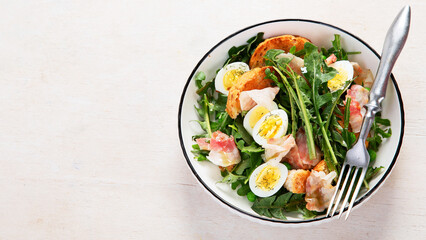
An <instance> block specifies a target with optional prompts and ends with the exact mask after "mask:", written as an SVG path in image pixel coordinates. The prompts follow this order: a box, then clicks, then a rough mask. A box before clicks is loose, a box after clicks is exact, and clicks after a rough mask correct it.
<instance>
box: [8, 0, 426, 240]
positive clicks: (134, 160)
mask: <svg viewBox="0 0 426 240" xmlns="http://www.w3.org/2000/svg"><path fill="white" fill-rule="evenodd" d="M405 4H410V5H411V6H412V25H411V31H410V35H409V38H408V41H407V43H406V46H405V48H404V50H403V52H402V53H401V55H400V57H399V59H398V61H397V63H396V66H395V68H394V71H393V73H394V75H395V77H396V79H397V80H398V85H399V87H400V90H401V93H402V96H403V100H404V107H405V113H406V115H405V116H406V127H405V137H404V142H403V147H402V149H401V153H400V157H399V159H398V161H397V164H396V167H395V169H394V171H393V172H392V174H391V176H390V177H389V179H388V180H387V181H386V183H385V184H384V186H383V187H382V188H381V189H380V190H379V191H378V192H377V194H375V195H374V196H373V197H372V198H371V199H370V200H369V201H368V202H367V203H365V204H364V205H363V206H362V207H361V208H359V209H357V210H356V211H354V212H353V213H352V215H351V217H350V218H349V220H348V221H346V222H344V221H334V222H332V223H329V224H322V225H319V226H313V227H308V228H306V227H305V228H299V229H288V228H279V227H269V226H264V225H260V224H256V223H253V222H251V221H248V220H246V219H243V218H241V217H239V216H236V215H234V214H232V213H231V212H230V211H229V210H227V209H226V208H224V207H222V206H220V205H219V204H218V202H217V201H215V200H213V199H212V198H211V197H210V196H209V195H208V194H207V193H206V192H205V191H204V190H203V188H202V187H201V186H200V185H199V184H198V183H197V181H196V179H195V177H194V176H193V175H192V173H191V172H190V170H189V168H188V167H187V165H186V161H185V159H184V157H183V154H182V152H181V148H180V145H179V141H178V133H177V111H178V103H179V99H180V94H181V91H182V89H183V86H184V84H185V82H186V80H187V78H188V76H189V74H190V73H191V71H192V69H193V67H194V66H195V65H196V63H197V62H198V61H199V60H200V59H201V57H202V56H203V55H204V54H205V52H207V51H208V50H209V49H210V48H211V47H212V46H213V45H215V44H216V43H218V42H219V41H220V40H222V39H223V38H224V37H226V36H228V35H229V34H231V33H233V32H235V31H237V30H239V29H241V28H244V27H246V26H249V25H252V24H255V23H259V22H263V21H268V20H274V19H283V18H305V19H313V20H318V21H323V22H326V23H330V24H332V25H336V26H338V27H341V28H343V29H346V30H348V31H350V32H351V33H353V34H355V35H357V36H358V37H360V38H362V39H364V40H365V41H366V42H368V43H369V44H370V45H371V46H372V47H373V48H375V49H376V50H377V51H378V52H381V48H382V44H383V41H384V37H385V35H386V31H387V29H388V27H389V26H390V24H391V22H392V21H393V18H394V17H395V16H396V14H397V13H398V12H399V10H400V9H401V8H402V7H403V6H404V5H405ZM0 6H1V8H0V111H1V114H0V239H1V240H3V239H13V240H17V239H247V240H248V239H322V238H325V237H327V238H328V239H419V238H421V237H422V236H424V232H425V231H426V224H425V222H426V207H425V205H424V199H425V198H426V191H425V190H426V188H425V183H426V175H425V174H424V169H425V168H426V161H425V157H424V156H425V154H424V152H425V148H426V126H425V125H426V124H425V120H426V113H425V102H426V101H425V97H424V92H425V90H426V81H425V79H424V75H423V74H422V73H423V71H424V67H423V65H424V61H423V59H424V56H425V55H426V51H425V49H426V48H425V46H424V42H425V40H424V39H426V35H425V27H426V16H425V12H426V6H425V2H424V1H421V0H416V1H386V0H380V1H371V0H369V1H337V0H334V1H333V0H329V1H318V0H315V1H311V0H310V1H222V0H221V1H195V0H194V1H161V0H158V1H107V0H102V1H99V0H96V1H95V0H92V1H90V0H89V1H86V0H85V1H79V0H75V1H64V0H60V1H53V0H52V1H20V0H16V1H0Z"/></svg>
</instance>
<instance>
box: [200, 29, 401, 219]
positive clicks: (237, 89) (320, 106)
mask: <svg viewBox="0 0 426 240" xmlns="http://www.w3.org/2000/svg"><path fill="white" fill-rule="evenodd" d="M288 39H292V41H288ZM293 39H295V40H293ZM300 39H304V38H298V37H294V36H291V35H283V36H279V37H275V38H270V39H264V38H263V33H258V34H257V35H256V36H254V37H252V38H250V39H249V40H248V41H247V43H246V44H244V45H241V46H238V47H232V48H231V49H229V51H228V55H229V57H228V59H227V60H226V61H225V62H224V65H223V68H221V69H218V71H217V72H216V75H215V76H208V77H207V76H206V74H205V73H204V72H201V71H200V72H198V73H197V74H196V75H195V84H196V86H197V92H196V93H197V94H198V95H199V100H198V104H197V105H196V106H195V110H196V111H197V113H198V116H199V119H197V120H195V121H197V122H198V123H199V125H200V126H201V128H202V129H203V130H204V133H203V134H200V135H195V136H193V140H194V141H195V142H196V143H195V144H194V145H193V146H192V148H193V150H192V153H193V154H194V156H195V158H196V159H197V160H198V161H210V162H211V163H212V164H215V165H217V166H218V168H219V169H220V171H221V174H222V177H223V179H222V180H221V181H220V183H221V184H228V185H229V186H230V187H231V188H232V189H233V190H235V191H236V194H238V195H239V196H246V197H247V199H248V201H250V202H252V203H253V205H252V209H253V211H255V212H256V213H258V214H260V215H262V216H267V217H270V218H277V219H284V220H285V219H286V215H287V214H288V213H289V212H298V213H300V214H301V215H302V216H303V217H304V218H306V219H308V218H314V217H315V216H317V215H319V214H323V213H324V211H325V210H326V208H327V207H328V204H329V202H330V198H331V196H332V195H333V193H334V191H335V186H334V185H335V181H336V179H337V177H338V175H339V171H340V169H341V166H342V164H343V162H344V159H345V155H346V152H347V151H348V150H349V149H350V148H351V147H352V145H353V144H354V143H355V142H356V140H357V136H358V133H359V130H360V128H361V125H362V121H363V117H364V114H365V109H364V107H363V106H364V105H365V104H367V102H368V95H369V90H370V88H371V86H372V83H373V81H374V77H373V75H372V74H371V71H370V70H369V69H364V68H362V67H360V65H359V64H358V63H356V62H349V60H348V56H349V55H351V54H360V53H359V52H346V51H345V50H344V49H343V48H342V47H341V41H342V39H341V38H340V36H339V35H335V36H334V40H333V41H332V42H331V43H332V47H331V48H329V49H326V48H320V47H318V46H315V45H314V44H312V43H311V42H310V41H309V40H307V39H305V40H304V43H303V44H302V45H293V46H292V45H291V44H292V43H295V42H296V40H297V41H299V40H300ZM272 43H273V44H272ZM280 44H282V46H280ZM289 44H290V45H289ZM283 49H284V50H283ZM390 124H391V123H390V121H389V120H387V119H383V118H381V117H380V115H378V116H376V118H375V121H374V123H373V126H372V129H371V131H370V135H369V137H368V139H367V142H366V144H367V146H368V147H367V149H368V152H369V154H370V158H371V161H370V167H369V168H368V171H367V174H366V177H365V179H364V187H365V188H367V189H368V188H369V185H368V183H369V182H370V180H371V179H373V178H374V177H375V176H376V175H377V174H378V173H379V172H380V170H381V169H382V168H383V167H372V166H373V165H374V162H375V159H376V152H377V151H378V149H379V146H380V144H381V143H382V141H383V139H384V138H389V137H390V136H391V134H392V132H391V129H390Z"/></svg>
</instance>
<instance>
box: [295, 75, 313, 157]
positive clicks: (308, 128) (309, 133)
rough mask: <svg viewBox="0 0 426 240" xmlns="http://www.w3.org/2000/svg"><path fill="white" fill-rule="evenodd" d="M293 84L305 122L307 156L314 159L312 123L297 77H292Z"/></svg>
mask: <svg viewBox="0 0 426 240" xmlns="http://www.w3.org/2000/svg"><path fill="white" fill-rule="evenodd" d="M293 81H294V86H295V88H296V93H297V96H298V98H299V104H300V107H301V109H300V111H301V112H302V117H303V121H304V123H305V131H306V137H307V143H308V150H309V158H310V159H315V158H316V157H317V155H316V152H315V142H314V134H313V132H312V125H311V123H310V121H309V116H308V112H307V110H306V106H305V102H304V101H303V98H302V93H301V92H300V89H299V84H298V83H297V79H296V78H293Z"/></svg>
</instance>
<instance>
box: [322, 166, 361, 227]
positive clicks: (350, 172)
mask: <svg viewBox="0 0 426 240" xmlns="http://www.w3.org/2000/svg"><path fill="white" fill-rule="evenodd" d="M360 169H361V170H362V171H361V174H359V170H360ZM366 172H367V168H361V167H356V166H351V165H349V164H345V165H343V167H342V169H341V172H340V176H339V180H338V181H337V184H336V191H335V192H334V195H333V197H332V198H331V201H330V205H329V206H328V210H327V215H326V216H334V214H335V213H336V210H337V207H338V206H339V202H340V200H341V199H342V197H343V196H344V197H345V198H344V200H343V202H342V203H341V204H340V206H341V207H340V210H339V216H338V218H339V219H340V216H341V215H342V213H343V211H344V209H345V208H346V207H347V206H348V200H349V198H350V203H349V208H348V212H347V213H346V217H345V220H346V219H347V218H348V216H349V213H350V212H351V209H352V206H353V204H354V202H355V199H356V197H357V195H358V192H359V189H360V188H361V185H362V182H363V181H364V177H365V173H366ZM343 176H346V177H345V181H344V182H343V184H342V185H341V186H340V183H341V182H342V179H343ZM349 179H352V181H351V183H350V184H349V187H348V181H349ZM357 181H358V182H357ZM355 182H357V183H356V188H355V191H354V189H353V186H354V185H355ZM337 193H339V196H338V197H337V200H336V202H334V200H335V198H336V196H337ZM333 205H334V207H333ZM331 209H333V210H331Z"/></svg>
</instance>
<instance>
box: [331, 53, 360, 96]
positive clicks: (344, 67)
mask: <svg viewBox="0 0 426 240" xmlns="http://www.w3.org/2000/svg"><path fill="white" fill-rule="evenodd" d="M329 67H332V68H334V69H336V70H337V74H336V76H334V78H332V79H330V80H328V82H327V86H328V89H330V91H331V92H335V91H338V90H341V89H343V88H344V87H345V83H346V81H348V80H351V79H352V78H353V76H354V68H353V66H352V64H351V63H350V62H349V61H346V60H341V61H337V62H335V63H333V64H330V65H329Z"/></svg>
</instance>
